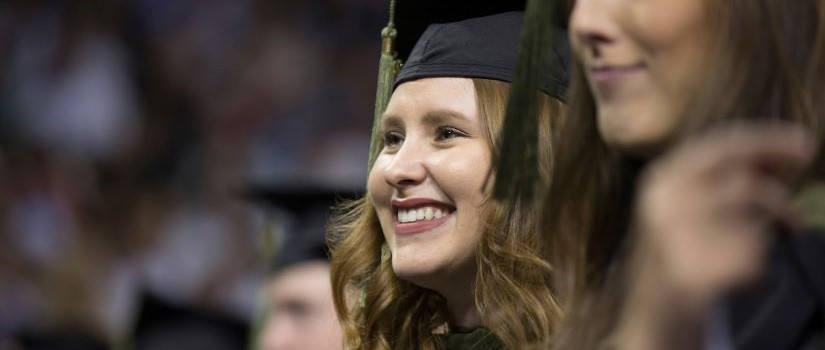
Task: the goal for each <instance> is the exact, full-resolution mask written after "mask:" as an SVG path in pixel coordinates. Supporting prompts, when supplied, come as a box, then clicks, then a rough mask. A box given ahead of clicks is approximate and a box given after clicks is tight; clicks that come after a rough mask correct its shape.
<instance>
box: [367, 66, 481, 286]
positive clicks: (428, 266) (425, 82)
mask: <svg viewBox="0 0 825 350" xmlns="http://www.w3.org/2000/svg"><path fill="white" fill-rule="evenodd" d="M381 130H382V134H383V137H384V148H383V149H382V151H381V153H380V155H379V156H378V158H377V159H376V161H375V164H374V165H373V168H372V170H371V171H370V174H369V179H368V185H367V186H368V189H369V194H370V196H371V198H372V201H373V203H374V206H375V210H376V212H377V213H378V219H379V221H380V223H381V229H382V231H383V233H384V238H385V239H386V241H387V244H388V245H389V248H390V251H391V252H392V266H393V269H394V270H395V273H396V275H397V276H398V277H399V278H402V279H404V280H407V281H409V282H412V283H415V284H417V285H419V286H422V287H425V288H430V289H435V290H439V289H442V288H444V287H448V288H449V287H451V283H461V282H462V281H466V280H468V279H469V280H471V279H472V278H473V277H472V276H474V271H475V268H474V267H475V265H474V257H475V251H476V246H477V244H478V242H479V240H480V238H481V232H482V225H481V215H482V209H483V207H484V205H485V204H484V203H485V199H486V198H487V196H486V195H485V194H484V193H482V185H483V183H484V180H485V177H486V174H487V171H488V169H489V168H490V162H491V151H490V149H489V146H488V143H487V140H486V137H485V136H483V135H484V134H483V133H482V130H483V129H482V123H481V120H480V118H479V112H478V109H477V107H476V97H475V89H474V86H473V82H472V80H470V79H465V78H425V79H419V80H414V81H410V82H406V83H403V84H401V85H400V86H398V88H396V89H395V92H394V93H393V94H392V97H391V98H390V102H389V105H388V106H387V110H386V112H385V113H384V116H383V117H382V121H381Z"/></svg>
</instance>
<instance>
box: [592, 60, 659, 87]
mask: <svg viewBox="0 0 825 350" xmlns="http://www.w3.org/2000/svg"><path fill="white" fill-rule="evenodd" d="M644 67H645V66H644V64H642V63H637V64H630V65H621V66H609V65H604V66H595V67H591V68H590V69H589V70H588V75H589V76H590V80H591V81H592V82H593V83H595V84H597V85H602V84H609V83H612V82H615V81H619V80H622V79H625V78H627V77H629V76H632V75H633V74H636V73H639V72H641V71H642V70H643V69H644Z"/></svg>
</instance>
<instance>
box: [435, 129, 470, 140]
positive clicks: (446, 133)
mask: <svg viewBox="0 0 825 350" xmlns="http://www.w3.org/2000/svg"><path fill="white" fill-rule="evenodd" d="M462 136H467V134H465V133H464V132H462V131H461V130H458V129H456V128H451V127H442V128H438V131H437V133H436V140H437V141H443V140H449V139H452V138H456V137H462Z"/></svg>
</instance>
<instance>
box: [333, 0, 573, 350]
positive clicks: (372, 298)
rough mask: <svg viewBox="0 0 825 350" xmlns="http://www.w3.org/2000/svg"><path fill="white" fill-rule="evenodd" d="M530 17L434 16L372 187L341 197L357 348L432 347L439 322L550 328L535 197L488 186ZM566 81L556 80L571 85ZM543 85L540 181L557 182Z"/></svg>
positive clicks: (499, 332) (537, 334)
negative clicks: (441, 20) (506, 194)
mask: <svg viewBox="0 0 825 350" xmlns="http://www.w3.org/2000/svg"><path fill="white" fill-rule="evenodd" d="M521 18H522V16H521V14H520V13H506V14H502V15H497V16H489V17H481V18H474V19H470V20H466V21H461V22H454V23H446V24H443V25H433V26H430V27H429V28H428V29H427V31H426V32H425V33H424V34H423V35H422V36H421V38H420V39H419V41H418V43H417V44H416V47H415V48H414V49H413V50H412V53H411V56H410V59H408V62H407V63H406V64H405V66H404V68H403V69H402V70H401V73H400V75H399V78H398V80H396V87H395V90H394V91H393V93H392V95H391V98H390V101H389V104H388V106H387V108H386V110H385V111H384V113H383V115H382V116H381V118H380V120H378V121H377V123H378V124H376V125H375V126H374V127H375V128H377V129H378V130H380V132H379V133H378V135H380V136H379V137H380V140H379V149H380V151H379V152H378V155H377V158H375V162H374V163H373V164H372V167H371V169H370V172H369V176H368V180H367V195H366V196H365V197H364V198H363V199H361V200H358V201H354V202H351V203H348V204H347V205H345V206H343V207H342V210H341V212H340V213H339V216H338V217H337V221H335V223H334V225H333V230H332V232H331V236H330V238H331V242H332V245H333V259H332V266H333V268H332V278H333V290H334V297H335V300H336V307H337V310H338V314H339V318H340V319H341V321H342V324H343V326H344V334H345V342H346V344H347V346H352V347H359V348H375V349H390V348H417V349H433V348H435V347H437V346H438V343H439V340H438V339H439V338H438V336H437V333H439V332H452V331H454V330H457V329H471V328H475V327H480V326H483V327H487V328H489V329H490V330H491V331H492V332H493V334H495V336H496V337H498V338H499V339H500V340H501V341H502V342H503V343H504V344H505V345H506V346H508V347H511V348H519V347H521V346H522V345H526V344H530V343H535V342H540V341H544V340H547V338H548V337H549V334H550V332H551V330H552V329H553V327H554V325H555V321H556V320H557V319H558V317H559V314H558V307H557V305H556V302H555V298H554V296H553V293H552V291H551V288H550V283H549V279H550V276H549V273H550V271H549V270H550V269H549V266H548V265H547V264H546V263H545V261H544V259H543V258H544V257H543V248H542V247H543V244H542V242H541V239H540V235H539V233H538V231H537V230H536V226H537V215H536V213H535V211H534V210H533V209H532V207H531V206H530V205H528V204H526V203H522V202H516V203H507V204H504V203H501V202H497V201H494V200H493V199H492V198H491V188H492V184H493V181H494V178H495V174H492V176H491V177H490V178H489V179H490V180H491V181H489V182H486V180H487V179H488V175H490V174H491V167H492V162H493V159H494V157H496V154H497V152H498V151H499V146H498V145H497V143H496V139H497V136H498V134H499V132H500V130H501V127H502V123H503V119H504V114H505V109H506V106H507V100H508V94H509V89H510V81H511V79H512V69H513V64H514V62H515V56H516V45H517V41H518V40H517V38H518V33H519V29H520V25H521ZM548 49H550V48H548ZM481 52H493V53H494V54H491V55H489V56H486V57H485V55H483V54H481ZM508 55H509V56H508ZM502 56H507V57H504V58H503V57H502ZM451 60H456V61H451ZM560 61H562V62H563V60H560ZM487 64H489V65H487ZM497 64H500V65H501V66H496V65H497ZM456 67H460V68H456ZM491 67H492V68H491ZM558 68H559V70H561V71H564V69H565V68H563V67H558ZM462 69H464V70H462ZM488 69H489V70H488ZM490 71H495V73H496V74H491V73H490ZM497 74H498V75H497ZM556 78H559V77H556ZM559 81H566V79H562V78H560V80H556V81H554V84H555V85H554V84H551V85H553V88H554V89H555V88H559V90H563V89H564V88H563V84H562V83H560V82H559ZM554 91H555V90H554ZM545 92H546V93H540V94H539V95H541V96H540V98H539V100H540V101H539V108H538V110H539V112H538V119H539V126H540V128H539V130H540V131H539V132H538V145H539V150H540V152H541V154H540V155H539V157H538V159H539V162H540V164H539V167H540V176H541V179H542V181H541V185H540V186H545V185H546V184H547V183H548V182H549V172H550V152H551V149H552V148H551V130H553V129H555V124H556V123H558V122H560V120H561V118H562V117H563V115H564V105H563V102H562V101H561V100H559V97H558V96H559V95H554V96H551V95H549V94H548V93H550V92H548V91H545ZM485 185H486V186H485ZM349 296H354V297H352V298H348V297H349ZM525 320H528V321H525Z"/></svg>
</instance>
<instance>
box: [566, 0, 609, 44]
mask: <svg viewBox="0 0 825 350" xmlns="http://www.w3.org/2000/svg"><path fill="white" fill-rule="evenodd" d="M611 6H612V5H611V4H608V3H607V2H606V1H604V0H577V1H576V4H575V7H574V8H573V13H572V14H571V15H570V42H571V43H572V44H573V47H574V49H576V51H577V52H578V54H579V55H582V56H587V57H588V58H599V56H600V55H601V51H602V50H603V48H604V46H605V45H607V44H610V43H611V42H612V41H613V39H612V35H611V32H610V29H609V28H610V21H609V18H610V14H609V11H610V7H611Z"/></svg>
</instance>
